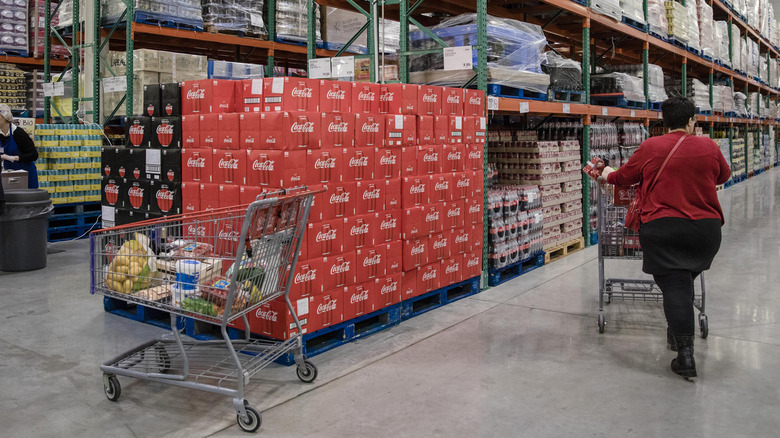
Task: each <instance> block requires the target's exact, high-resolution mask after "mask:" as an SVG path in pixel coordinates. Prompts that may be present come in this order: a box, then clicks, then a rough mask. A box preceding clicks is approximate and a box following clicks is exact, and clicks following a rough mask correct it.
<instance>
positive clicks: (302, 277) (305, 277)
mask: <svg viewBox="0 0 780 438" xmlns="http://www.w3.org/2000/svg"><path fill="white" fill-rule="evenodd" d="M316 279H317V270H316V269H311V270H309V271H308V272H302V273H299V274H295V279H294V280H293V282H294V283H295V284H301V283H308V282H310V281H314V280H316Z"/></svg>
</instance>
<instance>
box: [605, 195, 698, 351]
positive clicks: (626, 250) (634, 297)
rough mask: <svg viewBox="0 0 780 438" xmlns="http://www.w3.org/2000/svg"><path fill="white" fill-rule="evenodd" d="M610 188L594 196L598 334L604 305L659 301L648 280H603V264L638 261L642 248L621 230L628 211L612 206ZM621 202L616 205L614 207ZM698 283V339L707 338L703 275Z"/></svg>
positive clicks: (633, 236) (635, 238)
mask: <svg viewBox="0 0 780 438" xmlns="http://www.w3.org/2000/svg"><path fill="white" fill-rule="evenodd" d="M615 190H621V189H619V188H618V189H615V187H614V186H607V187H603V186H602V187H600V188H598V189H596V191H597V192H598V247H599V248H598V254H599V316H598V324H599V333H604V329H605V328H606V325H607V321H606V318H605V316H604V304H609V303H610V302H612V301H613V300H622V301H663V295H661V290H660V289H659V288H658V285H657V284H656V283H655V281H653V280H652V279H638V278H634V279H630V278H607V277H606V275H605V264H606V263H605V261H606V260H608V259H610V260H642V247H641V246H640V244H639V233H637V232H635V231H632V230H630V229H628V228H626V227H625V222H626V213H627V212H628V207H627V206H624V205H615V193H614V192H615ZM632 197H633V193H624V194H622V196H621V195H618V200H620V199H621V198H622V199H623V200H624V201H627V200H630V199H631V198H632ZM620 203H621V202H620V201H618V204H620ZM699 278H700V279H701V291H700V292H698V293H695V294H694V299H693V305H694V307H696V308H697V309H698V310H699V328H700V330H701V337H702V338H705V339H706V338H707V334H708V333H709V326H708V322H707V314H706V313H704V301H705V300H704V299H705V295H706V292H705V287H704V274H701V275H700V276H699Z"/></svg>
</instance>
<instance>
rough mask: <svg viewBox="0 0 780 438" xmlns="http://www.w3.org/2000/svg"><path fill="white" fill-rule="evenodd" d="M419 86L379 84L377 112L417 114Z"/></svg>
mask: <svg viewBox="0 0 780 438" xmlns="http://www.w3.org/2000/svg"><path fill="white" fill-rule="evenodd" d="M419 89H420V86H419V85H413V84H381V85H380V86H379V112H380V113H381V114H406V115H415V114H417V93H418V91H419Z"/></svg>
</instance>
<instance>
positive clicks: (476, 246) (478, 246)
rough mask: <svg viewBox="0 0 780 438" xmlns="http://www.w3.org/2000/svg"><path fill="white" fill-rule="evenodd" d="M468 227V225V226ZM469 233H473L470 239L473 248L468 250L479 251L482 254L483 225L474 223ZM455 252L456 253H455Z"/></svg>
mask: <svg viewBox="0 0 780 438" xmlns="http://www.w3.org/2000/svg"><path fill="white" fill-rule="evenodd" d="M466 229H468V226H467V227H466ZM469 233H470V234H471V236H470V238H469V240H470V241H471V249H470V250H468V251H467V252H469V251H470V252H478V253H480V254H482V233H483V228H482V225H472V226H471V229H470V230H469ZM453 254H454V253H453Z"/></svg>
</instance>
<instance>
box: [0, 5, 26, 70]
mask: <svg viewBox="0 0 780 438" xmlns="http://www.w3.org/2000/svg"><path fill="white" fill-rule="evenodd" d="M28 23H29V21H28V20H27V0H0V52H6V51H8V52H10V53H11V54H16V55H21V54H24V56H26V54H27V41H28V38H29V36H30V34H29V32H28Z"/></svg>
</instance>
